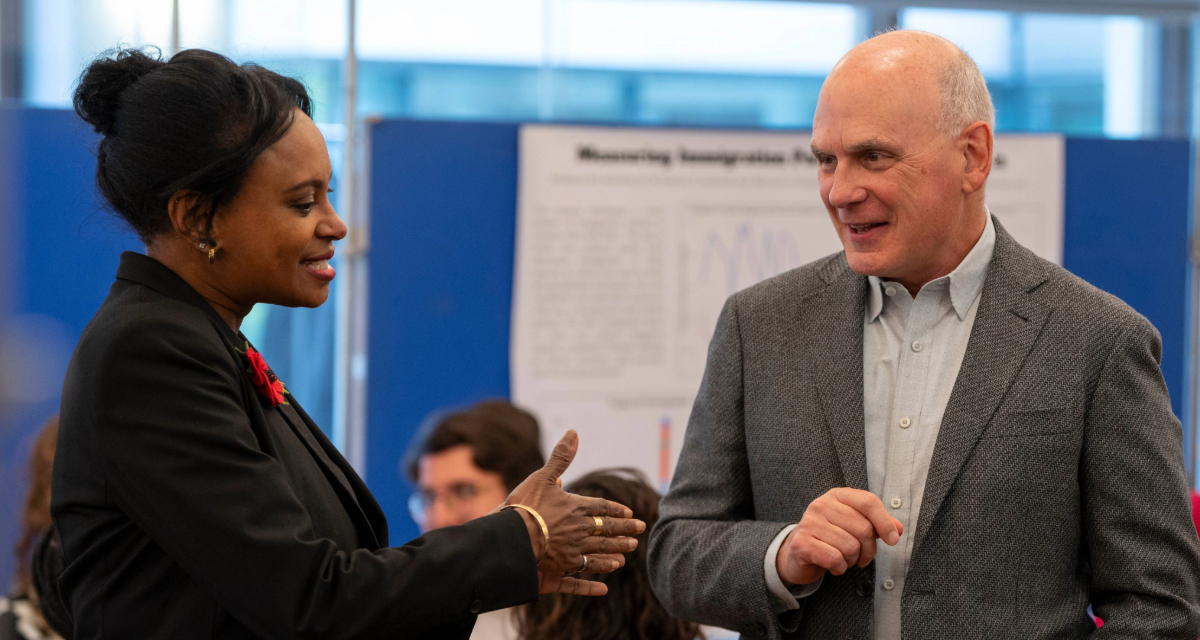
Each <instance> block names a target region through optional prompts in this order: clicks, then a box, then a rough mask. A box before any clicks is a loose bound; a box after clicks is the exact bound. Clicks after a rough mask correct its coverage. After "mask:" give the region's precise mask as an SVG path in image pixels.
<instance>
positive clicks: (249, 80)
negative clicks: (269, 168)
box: [74, 48, 312, 244]
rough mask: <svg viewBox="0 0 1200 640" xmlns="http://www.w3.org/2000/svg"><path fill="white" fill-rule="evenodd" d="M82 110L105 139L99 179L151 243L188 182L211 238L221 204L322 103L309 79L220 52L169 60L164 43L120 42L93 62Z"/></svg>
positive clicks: (194, 215) (203, 231)
mask: <svg viewBox="0 0 1200 640" xmlns="http://www.w3.org/2000/svg"><path fill="white" fill-rule="evenodd" d="M74 103H75V112H76V113H78V114H79V117H80V118H83V119H84V120H85V121H86V122H87V123H89V124H91V125H92V126H93V127H94V128H95V130H96V132H97V133H99V134H101V135H102V136H104V137H103V139H102V140H101V141H100V146H99V149H98V150H97V160H98V162H97V165H96V185H97V186H98V187H99V189H100V193H102V194H104V197H105V199H106V200H108V202H109V204H110V205H111V206H112V208H113V209H114V210H115V211H116V212H117V213H118V214H120V216H121V217H122V218H124V219H125V221H126V222H128V223H129V225H130V226H131V227H133V230H134V231H136V232H137V234H138V236H139V237H140V238H141V239H142V241H143V242H145V243H147V244H149V243H150V241H151V240H152V239H153V238H154V237H156V236H158V235H159V234H161V233H163V232H165V231H167V230H168V229H170V228H171V221H170V218H169V216H168V213H167V207H168V202H169V200H170V198H171V196H172V195H174V194H175V193H176V192H178V191H180V190H184V189H186V190H192V191H195V192H196V193H197V194H198V195H199V196H200V197H199V198H198V199H197V202H196V204H195V206H194V207H193V208H192V210H191V211H189V214H190V221H189V223H190V224H191V225H192V228H193V229H194V230H195V231H196V233H197V235H198V237H199V238H201V239H203V240H205V241H211V238H209V233H210V232H211V230H212V219H213V216H215V215H216V213H217V210H218V209H219V208H220V207H221V206H222V205H224V204H226V203H228V202H229V201H230V200H232V199H233V198H234V197H235V196H236V195H237V193H238V191H239V190H240V189H241V186H242V182H243V180H244V178H245V176H246V173H247V172H248V171H249V170H250V166H251V165H252V164H254V161H255V160H256V159H257V158H258V156H259V155H260V154H261V153H262V152H263V151H264V150H266V149H267V147H270V146H271V145H272V144H274V143H275V142H276V141H278V140H279V139H280V138H282V137H283V135H284V134H285V133H286V132H287V130H288V128H289V127H290V126H291V124H292V120H293V118H294V117H295V110H296V108H299V109H300V110H301V111H303V112H304V113H305V114H307V115H308V116H309V117H312V103H311V101H310V100H309V97H308V92H307V90H306V89H305V88H304V85H302V84H301V83H300V82H299V81H297V80H295V79H293V78H288V77H286V76H282V75H279V74H277V73H275V72H273V71H270V70H267V69H265V68H263V67H260V66H258V65H254V64H245V65H238V64H236V63H235V62H233V61H232V60H230V59H229V58H226V57H225V56H222V55H220V54H217V53H213V52H211V51H204V50H202V49H189V50H187V51H181V52H179V53H177V54H175V55H174V56H172V57H171V59H170V61H165V62H164V61H163V60H162V54H161V52H159V51H158V50H157V49H153V48H148V49H128V48H126V49H116V50H112V51H108V52H106V53H104V54H102V55H101V56H100V57H99V58H97V59H96V60H94V61H93V62H92V63H91V64H90V65H88V68H87V70H85V71H84V72H83V75H82V76H81V77H80V79H79V85H78V86H77V87H76V89H75V95H74Z"/></svg>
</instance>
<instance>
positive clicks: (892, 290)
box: [883, 287, 896, 296]
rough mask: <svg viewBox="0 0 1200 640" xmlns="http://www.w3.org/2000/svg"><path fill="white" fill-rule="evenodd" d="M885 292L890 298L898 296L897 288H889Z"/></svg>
mask: <svg viewBox="0 0 1200 640" xmlns="http://www.w3.org/2000/svg"><path fill="white" fill-rule="evenodd" d="M883 292H884V293H886V294H888V295H889V296H894V295H896V287H888V288H886V289H884V290H883Z"/></svg>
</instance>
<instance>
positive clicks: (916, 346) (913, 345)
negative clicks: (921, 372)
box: [912, 342, 924, 351]
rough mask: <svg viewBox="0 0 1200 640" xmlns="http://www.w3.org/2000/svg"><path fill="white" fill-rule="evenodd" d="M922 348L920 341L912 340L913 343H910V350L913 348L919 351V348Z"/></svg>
mask: <svg viewBox="0 0 1200 640" xmlns="http://www.w3.org/2000/svg"><path fill="white" fill-rule="evenodd" d="M923 348H924V347H922V346H921V343H920V342H913V343H912V350H913V351H920V350H921V349H923Z"/></svg>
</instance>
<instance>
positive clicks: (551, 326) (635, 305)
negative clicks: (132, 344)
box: [510, 125, 1063, 490]
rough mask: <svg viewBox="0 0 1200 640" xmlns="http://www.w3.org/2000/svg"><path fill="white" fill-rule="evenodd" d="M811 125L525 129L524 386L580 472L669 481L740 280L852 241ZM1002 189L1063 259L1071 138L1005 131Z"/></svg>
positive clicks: (1003, 216) (997, 184)
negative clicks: (819, 164)
mask: <svg viewBox="0 0 1200 640" xmlns="http://www.w3.org/2000/svg"><path fill="white" fill-rule="evenodd" d="M809 142H810V136H809V135H808V134H805V133H786V132H780V133H775V132H730V131H697V130H676V129H673V130H662V129H632V128H607V127H566V126H544V125H528V126H525V127H522V129H521V134H520V165H519V166H520V177H519V182H520V184H519V192H518V193H519V195H518V207H517V211H518V214H517V251H516V274H515V278H514V291H513V296H514V299H513V329H512V331H513V334H512V347H511V354H510V358H511V359H510V362H511V368H512V395H513V400H514V401H515V402H516V403H517V404H519V405H522V406H524V407H527V408H529V409H530V410H532V411H533V412H534V413H535V414H536V415H538V416H539V418H540V419H541V421H542V429H543V441H544V445H545V446H546V448H547V450H549V447H550V446H552V445H553V443H554V442H556V441H557V440H558V439H559V438H560V437H561V436H562V434H563V433H565V432H566V430H567V429H572V428H573V429H576V430H577V431H578V432H579V434H580V440H581V447H580V451H579V455H578V457H577V458H576V461H575V463H574V465H572V468H571V471H570V473H569V474H568V478H570V477H573V476H577V475H579V474H580V473H582V472H586V471H588V470H591V469H595V468H598V467H612V466H624V467H635V468H638V469H641V470H642V471H644V472H645V473H646V475H647V476H648V477H649V478H650V479H651V481H652V482H655V483H657V484H658V485H659V488H660V489H663V490H665V487H666V483H667V482H668V481H669V480H670V476H671V473H672V472H673V471H674V465H675V461H676V459H677V458H678V456H679V450H680V448H681V446H682V443H683V434H684V430H685V428H686V426H687V419H688V415H689V414H690V412H691V406H692V401H693V399H694V398H695V394H696V391H697V389H698V388H699V385H700V378H701V376H702V375H703V373H704V364H705V358H706V355H707V350H708V343H709V340H710V339H711V337H712V332H713V328H714V327H715V326H716V320H717V316H718V314H719V313H720V310H721V306H722V304H723V303H724V301H725V299H726V298H727V297H729V295H730V294H732V293H734V292H736V291H738V290H740V289H742V288H745V287H747V286H750V285H752V284H754V283H756V282H758V281H760V280H763V279H765V278H769V277H771V276H774V275H777V274H780V273H783V272H784V271H787V270H789V269H793V268H795V267H799V266H801V265H803V264H805V263H807V262H811V261H812V260H815V259H817V258H820V257H822V256H825V255H828V254H830V253H834V252H837V251H840V250H841V244H840V243H839V241H838V238H837V234H836V233H835V232H834V230H833V227H832V224H831V223H830V221H829V217H828V214H827V213H826V211H825V208H824V206H823V205H822V203H821V200H820V196H819V194H818V188H817V169H816V163H815V160H814V159H813V157H812V155H811V153H810V152H809ZM996 147H997V162H996V168H995V169H994V171H993V173H992V179H991V182H990V183H989V189H988V201H989V205H990V206H991V209H992V211H993V212H994V213H996V215H997V216H998V217H999V218H1000V220H1001V222H1002V223H1003V224H1004V225H1005V228H1007V229H1008V230H1009V231H1010V232H1011V233H1012V234H1013V235H1014V236H1015V237H1016V238H1017V239H1018V240H1019V241H1021V242H1022V243H1023V244H1025V245H1026V246H1028V247H1030V248H1031V249H1033V250H1035V251H1037V252H1038V253H1039V254H1041V255H1043V256H1045V257H1047V258H1048V259H1051V260H1054V261H1056V262H1059V261H1061V257H1062V210H1063V202H1062V200H1063V197H1062V188H1063V187H1062V181H1063V177H1062V176H1063V160H1062V159H1063V142H1062V139H1061V138H1060V137H1057V136H1038V137H1034V136H1020V137H1007V138H1000V139H997V142H996Z"/></svg>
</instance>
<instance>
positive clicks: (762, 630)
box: [754, 622, 767, 636]
mask: <svg viewBox="0 0 1200 640" xmlns="http://www.w3.org/2000/svg"><path fill="white" fill-rule="evenodd" d="M754 632H755V633H757V634H758V635H760V636H765V635H767V625H765V624H763V623H761V622H758V623H755V625H754Z"/></svg>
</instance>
